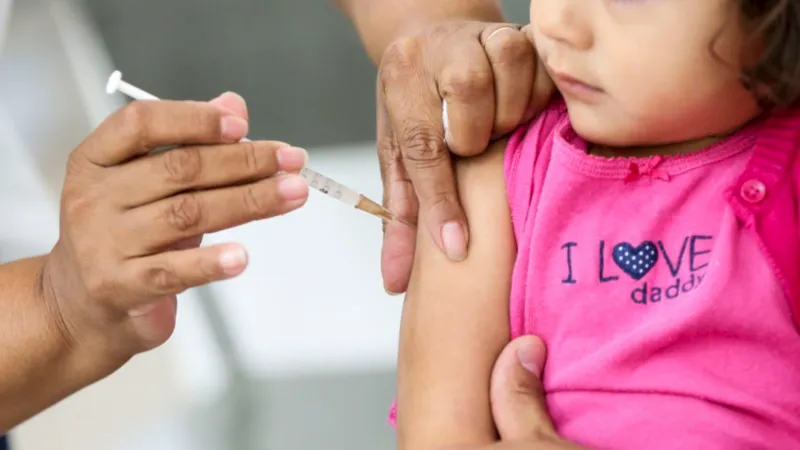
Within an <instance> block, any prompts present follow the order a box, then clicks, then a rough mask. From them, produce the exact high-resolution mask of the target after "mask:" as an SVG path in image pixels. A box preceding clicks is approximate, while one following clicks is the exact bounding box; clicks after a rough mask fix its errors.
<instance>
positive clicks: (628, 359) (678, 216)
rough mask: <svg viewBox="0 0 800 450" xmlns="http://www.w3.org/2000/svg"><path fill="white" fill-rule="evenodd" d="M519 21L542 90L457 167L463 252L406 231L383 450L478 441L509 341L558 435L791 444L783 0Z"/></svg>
mask: <svg viewBox="0 0 800 450" xmlns="http://www.w3.org/2000/svg"><path fill="white" fill-rule="evenodd" d="M529 30H530V31H529V32H530V38H531V40H532V41H533V42H534V43H535V46H536V49H537V51H538V55H539V58H540V59H541V62H542V66H543V67H545V68H546V70H547V74H548V75H549V76H550V78H551V79H552V80H553V81H554V82H555V84H556V86H557V88H558V91H559V93H560V95H558V96H557V97H556V99H555V100H554V101H553V102H552V104H551V105H550V106H549V108H548V109H547V110H546V111H545V112H543V113H542V114H541V115H540V116H539V117H538V118H536V119H535V120H534V121H533V122H532V123H530V124H528V125H525V126H523V127H521V128H520V129H519V130H517V132H516V133H515V134H514V135H513V136H512V137H511V138H510V140H509V141H508V142H499V143H496V144H494V145H493V148H491V149H489V151H487V153H486V154H485V155H484V156H481V157H479V158H476V159H471V160H464V161H459V162H458V164H457V172H458V177H459V186H460V194H461V197H462V200H463V202H464V206H465V210H466V213H467V215H468V218H469V221H470V230H471V233H472V234H471V237H470V240H471V248H470V252H469V255H470V256H469V258H468V259H467V260H466V261H464V262H462V263H452V262H450V261H447V260H446V259H445V258H444V257H443V256H441V255H440V252H439V251H438V250H437V248H436V246H435V245H434V243H433V242H432V241H431V239H430V238H429V236H428V234H427V233H426V232H424V231H423V232H422V233H420V235H419V237H418V239H419V243H418V250H417V255H416V262H415V268H414V274H413V275H412V282H411V285H410V287H409V291H408V295H407V298H406V303H405V306H404V311H403V323H402V331H401V346H400V356H399V388H398V401H397V406H398V408H397V425H398V438H399V446H400V448H401V449H414V450H420V449H422V450H424V449H438V448H440V447H442V446H446V445H453V444H482V443H490V442H492V441H494V440H495V439H496V436H495V434H496V433H495V430H494V424H493V421H492V415H491V405H490V402H489V392H488V390H489V379H490V376H491V370H492V365H493V362H494V361H495V359H496V357H497V355H498V353H499V352H500V350H501V349H502V348H503V347H504V346H505V344H506V343H507V342H508V341H509V339H510V338H514V337H517V336H520V335H524V334H536V335H538V336H540V337H541V338H542V339H543V340H544V341H545V342H546V344H547V346H548V359H547V365H546V367H545V371H544V377H543V381H544V388H545V391H546V394H547V403H548V404H547V406H548V408H549V411H550V413H551V414H552V417H553V420H554V423H555V424H556V426H557V428H558V431H559V433H560V434H561V435H562V436H563V437H565V438H567V439H569V440H571V441H574V442H577V443H580V444H584V445H587V446H590V447H595V448H614V449H643V448H647V449H667V448H670V449H672V448H675V449H678V448H680V449H700V448H702V449H715V448H719V449H745V448H746V449H753V448H776V449H789V448H800V333H799V332H798V330H799V329H800V219H799V218H798V217H799V216H800V158H798V148H800V108H798V107H797V105H796V101H797V99H798V92H800V90H799V88H800V1H797V0H759V1H752V0H701V1H698V0H532V1H531V26H530V27H529ZM522 81H524V82H527V83H530V80H522ZM522 81H521V82H522ZM421 221H422V222H425V217H421ZM419 228H420V230H427V228H426V226H425V224H424V223H423V224H421V226H420V227H419ZM509 318H510V320H509Z"/></svg>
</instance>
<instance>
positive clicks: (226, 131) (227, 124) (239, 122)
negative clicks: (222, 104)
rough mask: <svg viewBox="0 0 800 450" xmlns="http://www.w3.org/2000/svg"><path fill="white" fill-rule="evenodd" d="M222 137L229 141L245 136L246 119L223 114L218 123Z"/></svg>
mask: <svg viewBox="0 0 800 450" xmlns="http://www.w3.org/2000/svg"><path fill="white" fill-rule="evenodd" d="M220 128H221V131H222V137H223V138H224V139H227V140H230V141H238V140H239V139H241V138H243V137H245V136H247V128H248V125H247V121H246V120H244V119H242V118H241V117H237V116H225V117H223V118H222V121H221V123H220Z"/></svg>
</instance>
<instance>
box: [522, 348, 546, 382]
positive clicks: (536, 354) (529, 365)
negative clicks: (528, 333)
mask: <svg viewBox="0 0 800 450" xmlns="http://www.w3.org/2000/svg"><path fill="white" fill-rule="evenodd" d="M542 356H543V355H542V352H541V351H539V349H537V348H536V347H535V346H533V345H530V344H528V345H524V344H523V345H520V346H519V347H517V359H519V363H520V365H521V366H522V367H524V368H525V370H527V371H528V372H531V373H533V374H535V375H536V376H537V377H538V376H540V375H541V374H542V366H543V365H544V361H543V358H542Z"/></svg>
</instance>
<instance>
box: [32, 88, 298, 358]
mask: <svg viewBox="0 0 800 450" xmlns="http://www.w3.org/2000/svg"><path fill="white" fill-rule="evenodd" d="M247 130H248V120H247V108H246V106H245V103H244V100H242V99H241V97H239V96H237V95H235V94H225V95H223V96H221V97H219V98H217V99H215V100H213V101H212V102H177V101H145V102H134V103H132V104H130V105H128V106H126V107H124V108H122V109H121V110H120V111H117V112H116V113H115V114H113V115H112V116H110V117H109V118H108V119H107V120H106V121H104V123H103V124H101V125H100V126H99V127H98V129H97V130H96V131H95V132H94V133H93V134H91V135H90V136H89V137H88V138H87V139H86V140H85V141H84V142H83V143H81V144H80V146H79V147H78V148H76V149H75V150H74V151H73V152H72V153H71V155H70V158H69V164H68V168H67V176H66V180H65V183H64V188H63V195H62V199H61V232H60V237H59V240H58V242H57V244H56V245H55V247H54V248H53V250H52V252H51V253H50V254H49V255H48V256H47V259H46V262H45V267H44V269H43V277H42V278H43V279H42V284H43V289H44V294H45V298H46V299H47V301H48V302H49V303H50V304H51V309H52V310H53V311H55V312H56V315H57V321H58V322H57V323H59V325H60V327H61V328H62V329H63V330H62V331H63V334H64V336H65V339H67V340H69V341H70V343H72V344H78V345H80V347H79V348H89V349H93V350H95V352H94V354H95V356H96V357H97V358H98V359H99V358H102V357H105V356H111V357H113V358H116V359H115V360H122V361H123V362H124V360H126V359H127V358H130V357H131V356H133V355H134V354H136V353H138V352H141V351H144V350H148V349H151V348H153V347H156V346H158V345H160V344H161V343H163V342H164V341H166V339H167V338H168V337H169V335H170V334H171V333H172V331H173V328H174V325H175V312H176V295H177V294H178V293H180V292H182V291H184V290H186V289H187V288H190V287H193V286H198V285H202V284H206V283H209V282H213V281H216V280H222V279H227V278H232V277H234V276H236V275H238V274H240V273H241V272H242V271H243V270H244V269H245V267H246V265H247V254H246V252H245V249H244V248H243V247H242V246H240V245H238V244H222V245H214V246H210V247H205V248H197V247H199V245H200V242H201V240H202V236H203V234H205V233H209V232H214V231H218V230H222V229H225V228H229V227H233V226H236V225H240V224H244V223H246V222H249V221H252V220H256V219H263V218H267V217H271V216H275V215H279V214H283V213H286V212H288V211H291V210H293V209H295V208H298V207H300V206H301V205H302V204H303V203H304V202H305V200H306V198H307V195H308V185H307V184H306V183H305V181H304V180H303V179H302V178H301V177H300V176H299V175H297V174H296V172H298V171H299V170H300V169H301V168H302V167H303V166H304V164H305V161H306V153H305V151H303V150H301V149H296V148H291V147H289V146H288V145H287V144H283V143H280V142H247V143H238V142H239V140H240V139H241V138H243V137H244V136H245V135H246V134H247ZM164 146H180V147H177V148H174V149H172V150H166V151H163V152H156V153H153V152H152V150H154V149H155V148H157V147H164ZM279 170H282V171H285V172H287V173H288V174H285V175H278V176H273V175H276V173H277V172H278V171H279Z"/></svg>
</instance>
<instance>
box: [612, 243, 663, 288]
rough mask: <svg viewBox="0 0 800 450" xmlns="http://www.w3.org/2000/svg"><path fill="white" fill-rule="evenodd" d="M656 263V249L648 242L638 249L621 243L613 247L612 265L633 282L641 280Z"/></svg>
mask: <svg viewBox="0 0 800 450" xmlns="http://www.w3.org/2000/svg"><path fill="white" fill-rule="evenodd" d="M656 261H658V249H657V248H656V246H655V244H653V243H652V242H650V241H647V242H644V243H642V244H641V245H639V246H638V247H634V246H633V245H631V244H629V243H627V242H623V243H621V244H617V246H616V247H614V263H616V264H617V266H619V268H620V269H622V271H623V272H625V273H627V274H628V275H630V276H631V278H633V279H634V280H637V281H638V280H641V279H642V278H644V276H645V275H647V272H650V269H652V268H653V266H655V265H656Z"/></svg>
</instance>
